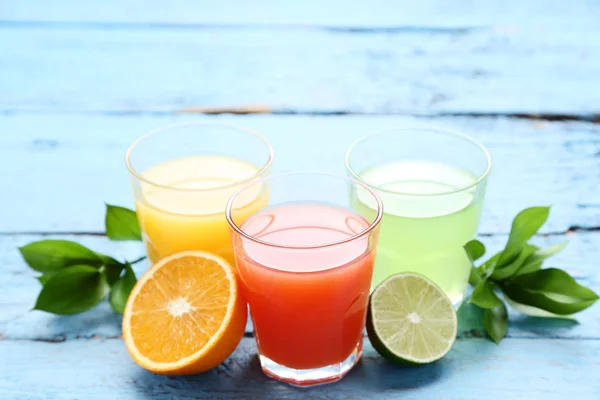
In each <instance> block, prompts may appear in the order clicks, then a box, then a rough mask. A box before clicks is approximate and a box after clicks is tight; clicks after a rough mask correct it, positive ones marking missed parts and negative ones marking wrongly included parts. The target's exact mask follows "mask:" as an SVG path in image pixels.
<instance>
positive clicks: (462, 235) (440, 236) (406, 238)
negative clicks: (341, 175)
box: [346, 128, 491, 308]
mask: <svg viewBox="0 0 600 400" xmlns="http://www.w3.org/2000/svg"><path fill="white" fill-rule="evenodd" d="M346 168H347V171H348V174H349V175H350V176H351V177H353V178H355V179H357V180H359V181H361V182H363V183H365V184H367V185H368V186H369V187H371V188H372V189H373V190H375V191H376V192H377V193H378V194H379V195H380V196H381V199H382V201H383V204H384V206H385V214H384V216H383V221H382V223H381V237H380V242H379V246H378V251H377V259H376V261H375V272H374V276H373V287H375V286H377V285H378V284H379V283H381V282H382V281H383V280H384V279H385V278H387V277H388V276H390V275H392V274H395V273H398V272H403V271H410V272H416V273H419V274H421V275H424V276H425V277H427V278H429V279H431V280H432V281H433V282H434V283H436V284H437V285H438V286H440V287H441V288H442V289H443V290H444V292H445V293H446V294H447V295H448V296H449V297H450V299H451V300H452V302H453V304H454V306H455V307H456V308H458V307H459V306H460V304H461V303H462V300H463V298H464V293H465V290H466V287H467V282H468V278H469V272H470V270H471V262H470V260H469V258H468V256H467V255H466V252H465V251H464V249H463V245H464V244H466V243H467V242H468V241H469V240H471V239H473V238H474V237H475V235H476V233H477V229H478V226H479V220H480V217H481V210H482V204H483V198H484V193H485V187H486V183H487V177H488V174H489V172H490V169H491V159H490V155H489V153H488V151H487V150H486V149H485V148H484V147H483V146H482V145H481V144H480V143H478V142H477V141H475V140H474V139H472V138H470V137H469V136H466V135H464V134H462V133H457V132H453V131H447V130H437V129H424V128H423V129H422V128H406V129H391V130H386V131H383V132H378V133H375V134H372V135H370V136H367V137H365V138H363V139H360V140H358V141H357V142H355V143H354V144H353V145H352V146H351V147H350V149H349V150H348V153H347V154H346ZM352 206H353V208H354V209H355V210H356V211H358V212H360V213H361V214H364V215H375V214H376V213H377V211H376V210H377V207H375V205H374V203H373V202H372V200H371V199H370V198H369V197H368V196H367V197H365V198H364V199H363V198H361V197H360V196H358V197H355V198H354V199H353V205H352Z"/></svg>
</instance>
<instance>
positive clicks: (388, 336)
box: [367, 273, 458, 364]
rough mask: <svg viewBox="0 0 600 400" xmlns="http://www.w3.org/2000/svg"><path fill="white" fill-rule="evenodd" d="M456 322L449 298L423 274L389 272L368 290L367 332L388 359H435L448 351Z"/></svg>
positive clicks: (414, 361) (416, 361)
mask: <svg viewBox="0 0 600 400" xmlns="http://www.w3.org/2000/svg"><path fill="white" fill-rule="evenodd" d="M457 325H458V323H457V320H456V311H454V307H453V306H452V301H451V300H450V299H449V298H448V296H446V294H445V293H444V292H443V291H442V289H440V288H439V287H438V286H437V285H435V284H434V283H433V282H431V281H430V280H429V279H427V278H425V277H424V276H421V275H418V274H413V273H401V274H396V275H392V276H390V277H389V278H387V279H386V280H385V281H383V282H382V283H381V284H380V285H379V286H377V288H376V289H375V291H374V292H373V293H372V294H371V299H370V302H369V313H368V316H367V333H368V334H369V340H370V341H371V344H372V345H373V347H374V348H375V350H377V351H378V352H379V354H381V355H382V356H383V357H384V358H386V359H388V360H390V361H394V362H398V363H402V364H427V363H430V362H433V361H436V360H439V359H440V358H442V357H444V356H445V355H446V354H447V353H448V351H450V348H451V347H452V344H453V343H454V340H455V339H456V330H457Z"/></svg>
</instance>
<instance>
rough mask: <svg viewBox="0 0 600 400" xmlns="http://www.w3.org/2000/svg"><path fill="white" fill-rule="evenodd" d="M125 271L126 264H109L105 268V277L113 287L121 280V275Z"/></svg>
mask: <svg viewBox="0 0 600 400" xmlns="http://www.w3.org/2000/svg"><path fill="white" fill-rule="evenodd" d="M123 269H125V264H121V263H119V262H116V263H111V264H107V265H106V266H105V267H104V271H103V272H104V275H105V276H106V281H107V282H108V284H109V285H110V286H111V287H112V286H113V285H114V284H115V282H117V281H118V280H119V279H121V274H122V273H123Z"/></svg>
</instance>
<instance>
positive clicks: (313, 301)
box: [234, 203, 375, 369]
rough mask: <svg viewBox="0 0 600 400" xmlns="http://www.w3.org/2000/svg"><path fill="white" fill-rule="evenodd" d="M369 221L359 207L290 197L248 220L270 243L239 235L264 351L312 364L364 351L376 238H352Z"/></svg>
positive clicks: (295, 364) (252, 231)
mask: <svg viewBox="0 0 600 400" xmlns="http://www.w3.org/2000/svg"><path fill="white" fill-rule="evenodd" d="M368 227H369V223H368V222H367V221H366V220H365V219H364V218H362V217H361V216H359V215H358V214H356V213H354V212H352V211H349V210H347V209H344V208H341V207H335V206H330V205H326V204H319V203H299V204H298V203H296V204H294V203H292V204H285V205H281V206H278V207H274V208H270V209H265V210H263V211H261V212H259V213H257V214H255V215H253V216H251V217H250V218H249V219H248V220H246V222H245V223H244V224H243V225H242V227H241V228H242V231H244V232H245V233H246V234H248V235H250V236H252V237H254V238H256V239H259V240H260V241H262V242H267V243H269V244H265V243H260V242H256V241H252V240H250V239H248V238H245V237H242V236H238V237H237V238H234V246H235V247H236V262H237V266H238V271H239V275H240V279H241V281H242V284H243V287H244V289H245V292H246V295H247V298H248V303H249V305H250V311H251V314H252V320H253V323H254V329H255V334H256V337H257V343H258V346H259V353H260V354H261V356H264V357H267V358H268V359H270V360H272V361H274V362H276V363H278V364H280V365H283V366H286V367H289V368H294V369H312V368H320V367H323V366H327V365H333V364H336V363H341V362H343V361H344V360H346V359H347V358H348V357H349V356H350V355H352V354H353V353H354V354H356V355H360V352H361V349H362V334H363V329H364V324H365V318H366V310H367V304H368V298H369V289H370V285H371V276H372V273H373V260H374V247H373V243H374V239H375V238H374V237H372V236H370V235H369V234H368V233H367V234H364V235H362V236H359V237H356V238H353V239H351V240H348V239H350V238H352V237H353V236H355V235H357V234H360V233H362V232H363V231H364V230H365V229H367V228H368ZM346 240H347V241H346ZM344 241H345V242H344ZM340 242H341V243H340ZM336 243H337V244H336Z"/></svg>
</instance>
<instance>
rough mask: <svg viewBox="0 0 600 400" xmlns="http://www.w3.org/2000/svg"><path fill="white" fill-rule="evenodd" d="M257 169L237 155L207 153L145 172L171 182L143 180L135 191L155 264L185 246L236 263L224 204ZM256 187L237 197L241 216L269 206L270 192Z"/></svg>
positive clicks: (150, 256) (185, 248)
mask: <svg viewBox="0 0 600 400" xmlns="http://www.w3.org/2000/svg"><path fill="white" fill-rule="evenodd" d="M258 171H259V168H258V167H256V166H254V165H252V164H250V163H247V162H245V161H242V160H239V159H236V158H232V157H225V156H208V155H203V156H193V157H183V158H178V159H174V160H171V161H168V162H165V163H162V164H159V165H156V166H154V167H152V168H150V169H148V170H147V171H145V172H144V173H143V176H144V178H146V179H147V180H148V181H151V182H153V183H157V184H160V185H164V186H169V188H163V187H158V186H155V185H151V184H148V183H145V182H142V184H141V189H140V190H138V193H136V209H137V214H138V219H139V220H140V226H141V228H142V232H143V237H144V242H145V243H146V247H147V251H148V256H149V258H150V260H151V262H152V263H155V262H156V261H158V260H159V259H161V258H163V257H166V256H168V255H171V254H174V253H177V252H180V251H184V250H204V251H208V252H212V253H215V254H218V255H220V256H222V257H224V258H225V259H226V260H227V261H229V262H230V263H232V265H234V264H233V263H234V258H233V250H232V246H231V239H230V234H229V225H228V223H227V220H226V218H225V207H226V204H227V200H228V199H229V197H230V196H231V195H232V194H233V193H234V192H235V191H237V190H238V189H239V188H240V187H241V186H242V185H243V184H242V185H240V184H238V185H236V183H239V182H242V181H244V180H247V179H250V178H252V177H253V176H255V175H256V174H257V172H258ZM225 186H226V187H225ZM258 186H259V185H257V188H256V190H254V191H253V190H247V191H245V192H244V196H245V197H244V198H242V199H241V200H240V201H238V205H240V208H239V211H237V215H238V218H242V219H243V218H245V217H247V216H249V215H251V214H253V213H255V212H256V211H258V210H259V209H261V208H262V207H264V206H265V205H266V203H267V197H266V194H265V193H263V192H261V191H260V188H259V187H258ZM181 189H193V190H181Z"/></svg>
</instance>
